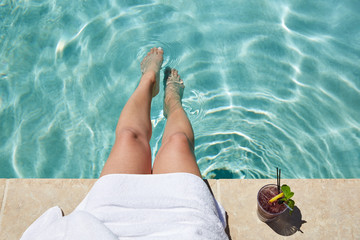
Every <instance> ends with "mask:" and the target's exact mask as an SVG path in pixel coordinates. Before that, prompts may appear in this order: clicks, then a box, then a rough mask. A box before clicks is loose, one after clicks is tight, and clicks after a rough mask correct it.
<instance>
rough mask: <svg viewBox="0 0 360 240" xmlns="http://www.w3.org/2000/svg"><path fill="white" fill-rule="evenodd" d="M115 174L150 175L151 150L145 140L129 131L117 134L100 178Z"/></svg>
mask: <svg viewBox="0 0 360 240" xmlns="http://www.w3.org/2000/svg"><path fill="white" fill-rule="evenodd" d="M115 173H125V174H150V173H151V150H150V146H149V143H148V142H147V140H146V139H143V138H141V137H139V136H138V135H136V134H135V133H134V132H132V131H130V130H125V131H122V132H121V133H119V134H117V136H116V140H115V143H114V146H113V148H112V150H111V152H110V155H109V157H108V159H107V161H106V163H105V165H104V168H103V170H102V172H101V175H100V177H101V176H104V175H106V174H115Z"/></svg>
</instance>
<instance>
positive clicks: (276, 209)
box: [257, 184, 286, 222]
mask: <svg viewBox="0 0 360 240" xmlns="http://www.w3.org/2000/svg"><path fill="white" fill-rule="evenodd" d="M280 192H281V191H280ZM278 194H279V192H278V187H277V185H275V184H268V185H265V186H263V187H262V188H261V189H260V190H259V192H258V196H257V202H258V217H259V219H260V220H261V221H263V222H271V221H273V220H275V219H276V217H277V216H279V215H280V214H282V213H284V212H285V211H286V206H285V204H279V203H278V201H275V202H273V203H269V200H270V199H271V198H273V197H275V196H276V195H278Z"/></svg>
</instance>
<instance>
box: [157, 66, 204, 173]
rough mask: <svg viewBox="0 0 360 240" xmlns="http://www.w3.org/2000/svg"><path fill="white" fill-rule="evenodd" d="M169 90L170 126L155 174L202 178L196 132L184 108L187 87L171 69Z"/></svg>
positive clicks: (166, 107) (166, 102)
mask: <svg viewBox="0 0 360 240" xmlns="http://www.w3.org/2000/svg"><path fill="white" fill-rule="evenodd" d="M165 86H166V87H165V98H164V114H165V116H166V117H167V123H166V126H165V131H164V135H163V139H162V143H161V147H160V149H159V152H158V153H157V156H156V158H155V162H154V166H153V173H154V174H158V173H173V172H187V173H192V174H195V175H197V176H199V177H201V174H200V171H199V167H198V165H197V163H196V159H195V155H194V133H193V129H192V127H191V124H190V121H189V119H188V117H187V115H186V113H185V111H184V109H183V107H182V105H181V98H182V93H183V90H184V84H183V81H182V80H181V79H180V76H179V75H178V72H177V70H176V69H171V72H170V76H169V77H168V79H167V82H166V85H165Z"/></svg>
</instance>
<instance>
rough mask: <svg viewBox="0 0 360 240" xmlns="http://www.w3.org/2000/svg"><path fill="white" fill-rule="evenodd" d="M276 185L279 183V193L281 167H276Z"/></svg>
mask: <svg viewBox="0 0 360 240" xmlns="http://www.w3.org/2000/svg"><path fill="white" fill-rule="evenodd" d="M276 185H277V189H278V193H280V183H279V168H276Z"/></svg>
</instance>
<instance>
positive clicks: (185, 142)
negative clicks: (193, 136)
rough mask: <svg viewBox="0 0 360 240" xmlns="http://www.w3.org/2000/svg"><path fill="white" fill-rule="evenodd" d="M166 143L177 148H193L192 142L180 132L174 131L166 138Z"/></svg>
mask: <svg viewBox="0 0 360 240" xmlns="http://www.w3.org/2000/svg"><path fill="white" fill-rule="evenodd" d="M166 144H171V145H173V146H176V147H177V148H184V147H190V148H191V149H193V148H194V146H193V142H192V141H191V140H190V139H189V138H188V137H187V136H186V135H185V134H184V133H182V132H178V133H174V134H172V135H171V136H169V138H168V139H167V140H166Z"/></svg>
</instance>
